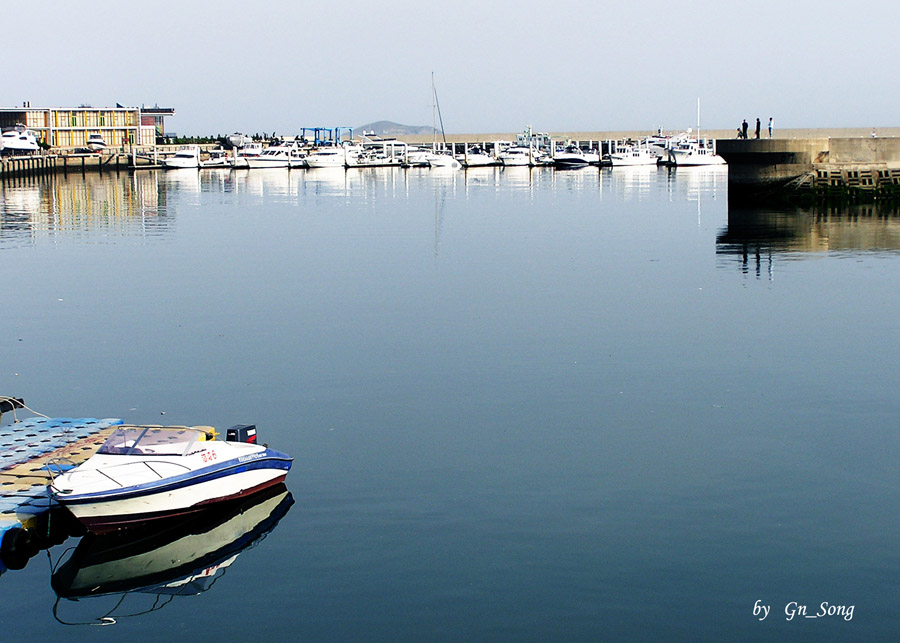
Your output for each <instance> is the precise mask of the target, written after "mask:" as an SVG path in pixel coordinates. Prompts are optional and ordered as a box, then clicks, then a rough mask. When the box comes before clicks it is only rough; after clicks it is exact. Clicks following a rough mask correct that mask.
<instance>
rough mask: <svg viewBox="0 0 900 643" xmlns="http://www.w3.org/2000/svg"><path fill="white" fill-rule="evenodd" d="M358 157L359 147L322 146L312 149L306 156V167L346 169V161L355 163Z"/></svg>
mask: <svg viewBox="0 0 900 643" xmlns="http://www.w3.org/2000/svg"><path fill="white" fill-rule="evenodd" d="M358 156H359V147H358V146H356V145H324V146H322V147H317V148H315V149H313V150H312V151H311V152H310V153H309V154H308V155H307V156H306V166H307V167H309V168H313V169H315V168H323V167H346V166H347V165H348V159H352V160H354V161H355V159H356V157H358Z"/></svg>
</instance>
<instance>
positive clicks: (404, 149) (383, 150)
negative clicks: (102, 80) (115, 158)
mask: <svg viewBox="0 0 900 643" xmlns="http://www.w3.org/2000/svg"><path fill="white" fill-rule="evenodd" d="M229 143H230V144H231V146H232V148H231V149H230V150H227V149H225V148H216V149H214V150H211V151H210V152H209V153H208V155H206V154H204V153H203V152H202V150H201V148H200V146H198V145H183V146H181V147H180V148H179V149H178V150H177V151H176V153H175V154H174V155H172V156H169V157H167V158H166V159H164V161H163V165H164V167H166V168H170V169H174V168H189V169H197V168H238V169H242V168H243V169H260V168H351V167H390V166H397V167H441V168H451V169H457V168H460V167H484V166H495V165H503V166H554V167H559V168H570V167H584V166H587V165H611V166H636V165H656V164H669V165H676V166H685V165H723V164H724V163H725V161H724V159H722V157H721V156H719V155H718V154H716V149H715V141H714V140H706V139H698V138H697V137H696V136H694V135H693V134H692V132H691V130H688V131H687V132H684V133H682V134H678V135H672V136H667V135H663V134H662V133H659V134H657V135H656V136H649V137H647V138H645V139H642V140H639V141H623V142H617V141H610V142H608V143H606V151H605V153H603V154H601V149H602V146H600V147H592V148H590V149H584V148H582V147H581V146H580V145H579V144H577V143H575V142H570V143H568V144H567V145H565V146H558V145H556V144H555V143H554V141H552V140H551V138H550V136H549V134H546V133H532V132H531V131H530V130H526V131H525V132H524V133H523V134H519V135H518V136H517V139H516V141H515V142H510V141H496V142H494V143H491V144H487V145H469V146H466V148H465V150H464V152H463V153H458V154H453V153H452V152H451V151H449V150H447V149H445V148H444V147H443V146H439V145H437V144H433V145H432V146H430V147H421V146H415V145H410V144H407V143H404V142H402V141H399V140H397V139H394V138H381V137H374V136H362V137H360V139H359V140H352V141H340V142H334V141H327V142H324V143H321V142H320V143H318V144H312V145H310V144H309V143H308V142H307V141H305V140H304V139H302V138H300V139H290V140H288V139H285V140H281V141H278V142H275V143H273V144H270V145H268V146H264V145H263V143H261V142H258V141H253V140H252V139H250V138H249V137H247V136H245V135H243V134H233V135H232V136H230V137H229Z"/></svg>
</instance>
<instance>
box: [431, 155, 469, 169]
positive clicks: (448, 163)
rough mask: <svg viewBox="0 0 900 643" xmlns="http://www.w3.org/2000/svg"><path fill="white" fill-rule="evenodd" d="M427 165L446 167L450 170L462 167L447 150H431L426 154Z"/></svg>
mask: <svg viewBox="0 0 900 643" xmlns="http://www.w3.org/2000/svg"><path fill="white" fill-rule="evenodd" d="M428 165H430V166H431V167H433V168H446V169H450V170H458V169H459V168H461V167H462V165H461V164H460V162H459V161H457V160H456V159H455V158H453V155H452V154H450V153H449V152H447V153H446V154H445V153H441V152H432V153H431V154H430V155H429V156H428Z"/></svg>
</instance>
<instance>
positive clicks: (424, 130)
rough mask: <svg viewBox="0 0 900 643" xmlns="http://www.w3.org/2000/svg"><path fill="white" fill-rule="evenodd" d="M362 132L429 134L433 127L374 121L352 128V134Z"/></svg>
mask: <svg viewBox="0 0 900 643" xmlns="http://www.w3.org/2000/svg"><path fill="white" fill-rule="evenodd" d="M363 132H375V134H376V135H378V136H411V135H421V134H427V135H428V136H431V135H432V134H433V133H434V132H435V129H434V128H433V127H432V126H431V125H401V124H400V123H393V122H391V121H375V122H374V123H366V124H365V125H360V126H359V127H354V128H353V133H354V134H357V133H358V134H362V133H363Z"/></svg>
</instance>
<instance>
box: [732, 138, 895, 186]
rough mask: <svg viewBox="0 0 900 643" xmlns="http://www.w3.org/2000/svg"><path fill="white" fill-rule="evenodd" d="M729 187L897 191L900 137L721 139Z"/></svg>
mask: <svg viewBox="0 0 900 643" xmlns="http://www.w3.org/2000/svg"><path fill="white" fill-rule="evenodd" d="M717 150H718V152H719V154H720V155H721V156H722V157H723V158H724V159H725V160H726V161H727V163H728V185H729V189H730V190H733V191H734V192H736V193H754V192H758V193H766V192H768V193H777V192H788V193H789V192H803V193H813V194H820V195H839V196H848V197H859V196H872V197H879V196H881V197H891V198H898V197H900V137H897V138H894V137H891V138H884V137H877V138H873V137H872V136H871V135H870V136H869V137H850V138H846V137H845V138H808V139H771V140H769V139H760V140H752V139H751V140H746V141H745V140H736V139H731V140H721V141H718V142H717Z"/></svg>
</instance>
